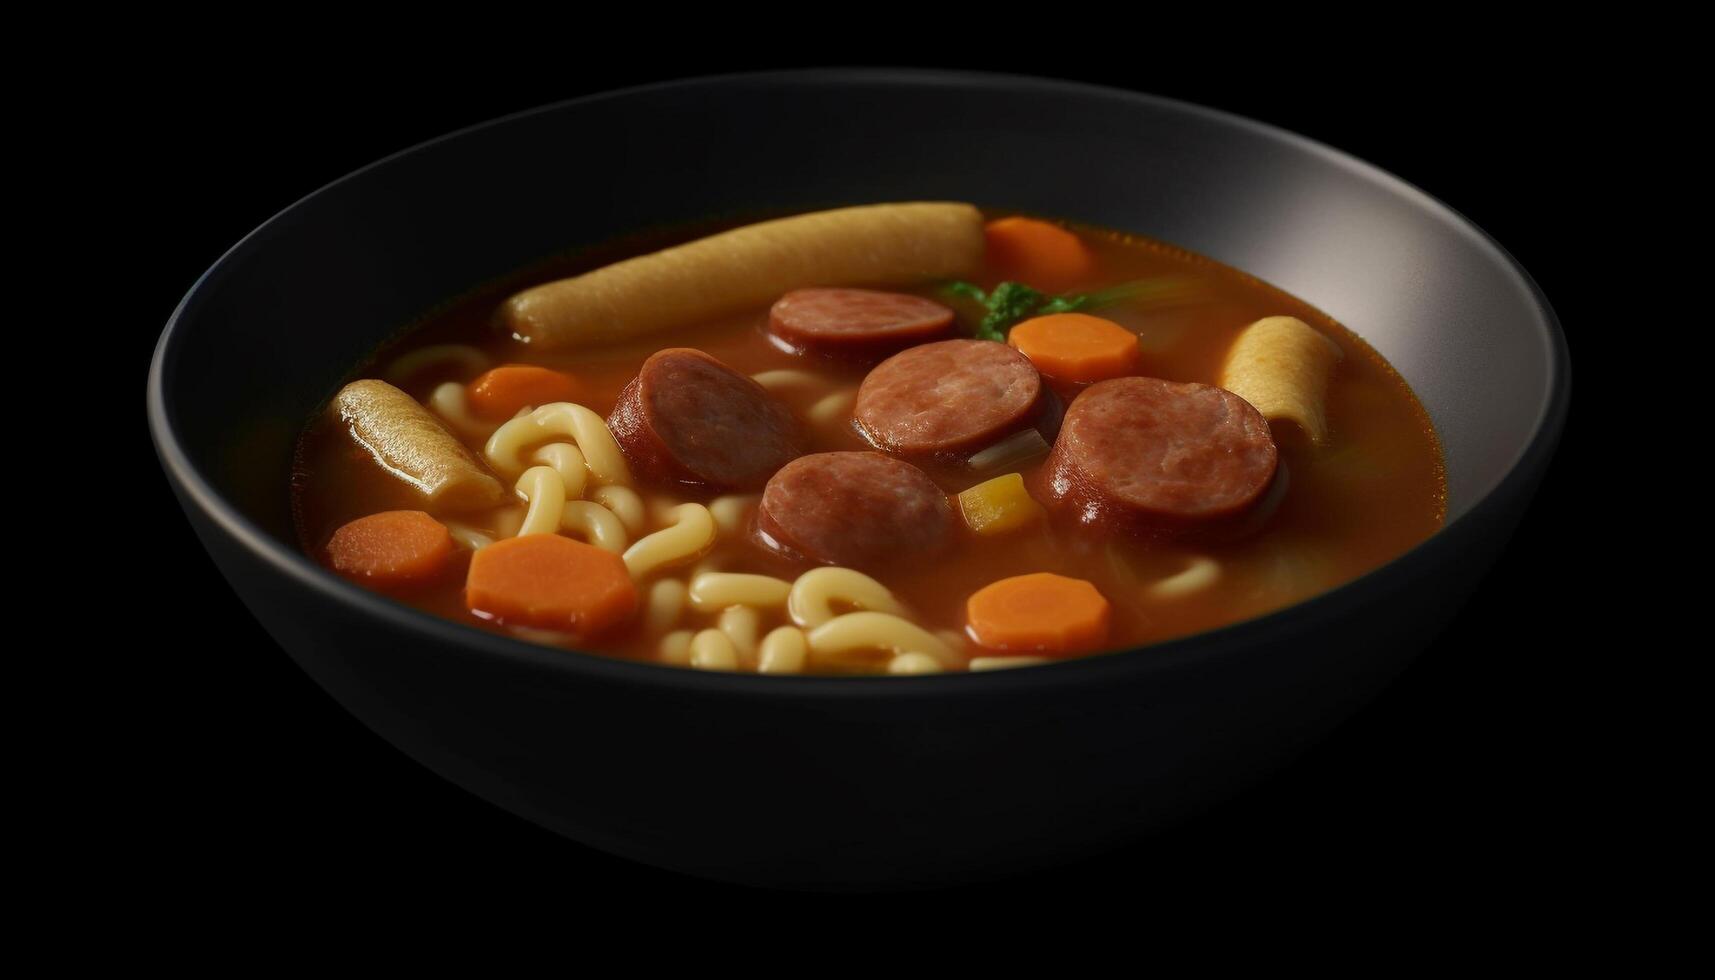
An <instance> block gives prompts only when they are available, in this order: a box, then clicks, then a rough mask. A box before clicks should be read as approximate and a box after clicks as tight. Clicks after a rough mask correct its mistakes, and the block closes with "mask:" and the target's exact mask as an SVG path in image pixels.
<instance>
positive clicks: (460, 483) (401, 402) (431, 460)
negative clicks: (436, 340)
mask: <svg viewBox="0 0 1715 980" xmlns="http://www.w3.org/2000/svg"><path fill="white" fill-rule="evenodd" d="M333 410H334V411H335V412H338V413H339V417H340V420H341V421H342V422H344V423H345V424H346V425H347V426H349V427H350V429H351V436H352V438H353V439H356V440H357V441H358V442H359V443H360V444H361V445H362V446H363V447H364V448H365V449H368V450H369V451H370V453H372V454H373V455H374V456H375V461H376V462H377V463H380V464H381V466H382V467H383V468H385V469H386V470H387V471H388V472H389V473H392V474H393V475H394V476H396V477H398V478H399V479H401V480H403V481H405V482H406V483H408V484H410V485H411V486H412V487H415V488H416V490H417V492H418V493H421V494H422V495H423V497H424V498H425V499H427V500H428V501H429V502H430V503H433V504H436V505H438V506H440V507H443V508H446V509H448V510H467V509H472V508H477V507H493V506H494V505H496V504H498V503H500V502H501V501H502V500H504V499H505V496H506V493H505V491H504V490H503V489H502V488H501V486H500V481H499V480H496V479H495V478H494V477H493V475H491V474H490V473H489V472H488V469H487V468H486V467H484V466H483V465H482V463H481V461H479V460H478V459H477V458H476V456H475V454H473V453H472V452H471V451H470V450H469V449H466V448H465V446H464V444H463V443H461V442H459V441H458V439H457V438H456V437H455V436H454V435H453V434H452V433H451V432H449V431H447V427H446V426H445V425H442V424H441V420H440V419H437V418H435V417H434V416H433V415H432V414H430V413H429V410H428V409H426V408H424V407H423V406H421V405H419V404H417V400H416V399H414V398H412V397H411V396H410V395H407V394H405V393H404V392H403V391H400V390H399V389H398V388H395V387H393V386H392V385H390V384H388V383H387V382H385V381H369V380H366V381H353V382H352V383H351V384H348V385H346V386H345V387H344V388H341V389H340V390H339V394H337V395H335V396H334V398H333Z"/></svg>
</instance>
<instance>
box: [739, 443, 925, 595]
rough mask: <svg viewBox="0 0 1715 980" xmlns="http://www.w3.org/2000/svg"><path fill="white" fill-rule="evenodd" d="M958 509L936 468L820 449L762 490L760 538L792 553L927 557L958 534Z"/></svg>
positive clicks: (877, 560)
mask: <svg viewBox="0 0 1715 980" xmlns="http://www.w3.org/2000/svg"><path fill="white" fill-rule="evenodd" d="M953 530H954V517H953V508H952V506H951V505H950V504H949V503H948V502H947V496H946V494H944V493H942V492H941V488H940V487H938V486H936V485H935V481H933V480H931V479H929V475H928V474H927V473H924V472H923V471H922V470H920V469H918V468H917V467H915V466H912V465H911V464H910V463H907V462H905V461H904V460H899V459H894V458H893V457H891V456H887V455H884V454H882V453H873V452H845V453H816V454H814V455H812V456H801V457H799V458H798V459H795V460H793V461H792V462H790V463H788V464H786V465H785V466H784V467H782V468H781V470H780V472H778V473H776V474H774V478H773V479H771V480H769V481H768V486H767V487H766V488H765V489H764V490H763V491H762V503H761V504H760V505H759V506H758V507H757V509H756V529H755V534H756V538H757V541H758V542H759V543H761V544H762V545H763V547H765V548H768V549H770V550H772V551H775V552H778V553H780V554H784V555H786V556H787V557H789V558H801V559H805V560H808V561H812V562H816V563H817V564H822V565H844V566H848V567H851V568H860V569H871V570H873V569H875V568H878V567H881V566H883V565H885V564H887V563H888V562H889V561H890V560H892V559H895V558H897V557H900V556H902V555H911V556H912V557H913V558H923V557H927V556H930V555H933V554H935V553H936V552H938V551H940V550H941V549H942V548H943V547H945V546H946V545H947V544H948V543H949V542H950V541H951V540H952V537H953Z"/></svg>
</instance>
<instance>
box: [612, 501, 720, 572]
mask: <svg viewBox="0 0 1715 980" xmlns="http://www.w3.org/2000/svg"><path fill="white" fill-rule="evenodd" d="M671 517H672V524H671V525H670V526H668V527H665V528H663V529H661V530H659V531H656V532H655V533H654V534H650V535H648V536H646V537H644V538H643V539H642V540H640V541H638V542H637V543H636V544H634V545H632V546H631V547H629V548H627V549H626V550H625V567H626V568H628V569H630V570H631V577H632V578H638V579H640V578H643V577H644V576H646V575H648V574H649V573H650V572H653V571H655V570H656V569H658V568H664V567H667V566H670V565H678V564H682V563H684V562H687V561H690V560H691V559H693V558H696V557H698V556H699V555H701V554H702V553H703V552H705V551H707V550H708V549H709V546H710V545H712V544H714V543H715V519H714V518H712V517H710V516H709V509H708V508H707V507H704V506H703V505H702V504H680V505H679V506H677V507H675V508H673V512H672V514H671Z"/></svg>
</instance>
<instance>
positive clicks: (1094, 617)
mask: <svg viewBox="0 0 1715 980" xmlns="http://www.w3.org/2000/svg"><path fill="white" fill-rule="evenodd" d="M1111 614H1112V610H1111V609H1110V608H1109V606H1108V600H1106V599H1104V598H1102V594H1101V593H1100V592H1097V591H1096V587H1095V586H1094V585H1091V584H1090V583H1089V582H1086V581H1084V580H1083V579H1077V578H1067V577H1066V576H1064V575H1055V574H1053V573H1052V572H1036V573H1034V574H1031V575H1017V576H1014V577H1012V578H1003V579H1001V580H1000V581H998V582H994V583H992V584H990V585H986V586H984V587H983V588H981V589H978V590H977V591H976V592H975V593H973V594H972V595H971V597H970V599H968V600H966V602H965V618H966V622H967V623H968V629H969V631H970V634H971V639H973V640H975V641H976V642H977V644H978V645H979V646H983V647H987V648H988V649H990V650H1031V651H1035V652H1037V653H1044V654H1049V655H1066V654H1073V653H1089V652H1091V651H1093V650H1099V649H1101V647H1102V645H1103V644H1104V643H1106V642H1107V638H1108V622H1109V620H1110V619H1111Z"/></svg>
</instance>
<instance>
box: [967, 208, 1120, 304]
mask: <svg viewBox="0 0 1715 980" xmlns="http://www.w3.org/2000/svg"><path fill="white" fill-rule="evenodd" d="M983 238H984V241H985V242H986V245H987V256H988V258H987V261H988V265H989V268H990V269H991V270H993V271H994V272H995V273H996V274H997V275H999V276H1000V278H1002V279H1016V280H1018V281H1020V282H1023V283H1026V284H1028V285H1031V286H1035V287H1036V288H1037V289H1040V290H1043V291H1045V292H1050V293H1063V292H1065V291H1066V290H1068V289H1071V288H1072V287H1073V286H1077V285H1080V284H1082V283H1083V281H1084V280H1086V279H1088V278H1090V276H1091V275H1092V274H1093V273H1094V272H1095V269H1096V257H1095V255H1094V253H1092V252H1091V251H1090V248H1089V246H1088V245H1085V244H1084V242H1083V240H1082V239H1080V238H1079V237H1078V236H1077V235H1075V234H1073V233H1072V232H1069V231H1067V230H1066V229H1064V228H1062V227H1060V226H1059V225H1051V224H1049V223H1048V222H1046V221H1038V220H1036V219H1035V218H997V219H995V220H994V221H991V222H989V223H988V224H987V225H985V226H983Z"/></svg>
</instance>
